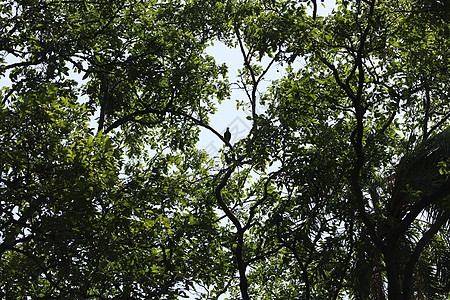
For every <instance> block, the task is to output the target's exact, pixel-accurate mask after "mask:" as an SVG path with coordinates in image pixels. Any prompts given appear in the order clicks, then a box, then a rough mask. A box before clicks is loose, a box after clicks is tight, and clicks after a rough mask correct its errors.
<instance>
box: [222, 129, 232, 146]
mask: <svg viewBox="0 0 450 300" xmlns="http://www.w3.org/2000/svg"><path fill="white" fill-rule="evenodd" d="M223 138H224V139H225V141H226V142H227V143H229V142H230V140H231V132H230V127H227V131H225V133H224V134H223Z"/></svg>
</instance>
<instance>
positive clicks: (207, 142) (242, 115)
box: [198, 0, 336, 156]
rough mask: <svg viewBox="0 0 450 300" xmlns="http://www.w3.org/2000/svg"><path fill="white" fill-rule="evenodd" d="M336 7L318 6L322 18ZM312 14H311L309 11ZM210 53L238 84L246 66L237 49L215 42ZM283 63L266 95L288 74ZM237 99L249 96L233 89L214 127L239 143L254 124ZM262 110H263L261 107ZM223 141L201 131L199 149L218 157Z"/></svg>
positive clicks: (330, 0)
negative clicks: (224, 66) (238, 77)
mask: <svg viewBox="0 0 450 300" xmlns="http://www.w3.org/2000/svg"><path fill="white" fill-rule="evenodd" d="M318 2H319V1H318ZM335 6H336V2H335V0H325V1H324V2H322V3H320V4H319V3H318V12H317V14H318V15H319V16H325V15H327V14H329V13H330V12H331V11H332V9H333V8H334V7H335ZM309 11H312V9H311V8H310V9H309ZM207 53H208V54H209V55H211V56H213V57H214V58H215V60H216V62H217V64H222V63H225V64H226V65H227V66H228V70H229V74H228V75H229V81H230V83H233V82H236V81H237V74H238V69H242V67H243V58H242V54H241V51H240V50H239V49H238V48H228V47H227V46H225V45H224V44H223V43H221V42H215V43H214V46H212V47H209V48H208V49H207ZM268 62H269V60H268V59H266V60H264V61H263V65H267V63H268ZM285 67H286V65H284V66H282V65H280V64H273V65H272V66H271V68H270V70H269V72H268V73H267V74H266V76H265V78H264V81H263V82H262V83H261V85H260V89H259V91H260V92H264V91H265V90H266V89H267V87H269V86H270V83H271V82H272V81H273V80H276V79H279V78H281V77H282V76H283V75H284V74H285V72H284V68H285ZM236 100H245V102H248V100H247V98H246V95H245V93H244V92H243V91H239V90H238V89H236V88H234V89H232V93H231V97H230V99H229V100H227V101H224V102H222V104H221V105H218V111H217V113H216V114H215V115H213V116H212V117H211V123H210V125H211V127H213V128H214V129H215V130H216V131H218V132H220V133H224V132H225V130H226V128H227V127H229V128H230V132H231V134H232V137H231V143H232V144H234V143H236V142H237V141H238V140H239V139H241V138H244V137H245V136H246V135H247V133H248V132H249V130H250V126H251V123H250V122H249V121H248V120H247V119H246V117H247V116H250V115H251V112H250V111H249V110H242V109H240V110H237V109H236ZM260 109H263V108H261V107H260ZM223 146H224V145H223V142H222V141H221V140H220V139H219V138H218V137H217V136H216V135H214V134H213V133H211V132H208V131H207V130H202V131H201V134H200V141H199V143H198V147H199V148H201V149H204V150H205V151H206V152H207V153H208V154H210V155H212V156H213V155H217V154H218V151H219V149H221V148H223Z"/></svg>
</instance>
